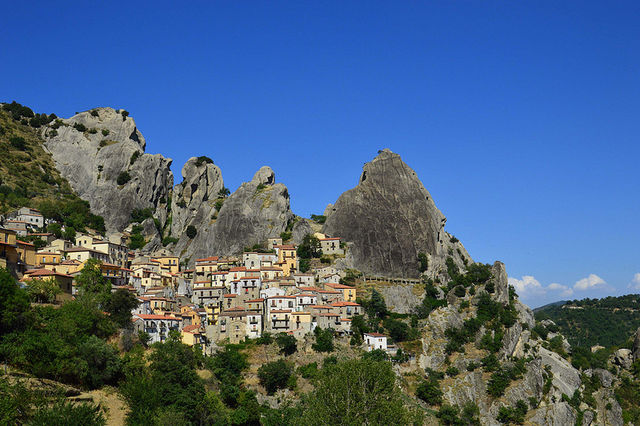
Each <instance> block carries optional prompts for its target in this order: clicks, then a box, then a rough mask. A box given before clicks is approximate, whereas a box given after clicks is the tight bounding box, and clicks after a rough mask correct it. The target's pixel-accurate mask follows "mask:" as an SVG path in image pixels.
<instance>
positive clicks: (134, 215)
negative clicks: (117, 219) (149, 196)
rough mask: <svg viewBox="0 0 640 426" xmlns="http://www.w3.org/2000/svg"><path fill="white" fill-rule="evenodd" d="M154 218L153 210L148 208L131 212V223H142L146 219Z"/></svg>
mask: <svg viewBox="0 0 640 426" xmlns="http://www.w3.org/2000/svg"><path fill="white" fill-rule="evenodd" d="M150 217H153V210H151V207H146V208H144V209H133V211H132V212H131V221H132V222H138V223H142V222H144V221H145V219H148V218H150Z"/></svg>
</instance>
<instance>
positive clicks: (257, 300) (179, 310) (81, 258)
mask: <svg viewBox="0 0 640 426" xmlns="http://www.w3.org/2000/svg"><path fill="white" fill-rule="evenodd" d="M22 210H23V209H21V211H22ZM38 214H39V212H37V211H35V210H33V209H24V211H23V212H22V214H21V215H19V216H17V217H16V218H15V219H13V220H15V221H18V220H20V221H22V222H30V223H33V224H34V225H33V227H27V228H26V233H22V232H23V230H22V229H15V226H14V229H11V226H12V224H11V223H9V225H10V226H9V227H7V226H6V225H7V222H8V221H5V223H4V227H0V267H4V268H7V269H9V270H11V271H12V272H14V274H15V275H16V276H18V278H19V279H20V280H21V282H22V283H23V285H28V283H29V282H30V280H34V279H51V278H53V279H55V280H56V281H57V282H58V284H59V286H60V289H61V291H62V293H61V294H60V295H59V296H58V298H59V299H60V300H61V301H64V300H69V299H71V298H72V297H73V296H74V294H75V292H76V287H75V278H76V277H77V275H78V274H80V272H81V270H82V268H83V266H84V264H85V263H86V262H87V261H88V260H89V259H97V260H99V261H100V265H101V266H100V267H101V270H102V274H103V276H104V277H105V278H107V279H108V280H109V281H110V282H111V284H112V289H113V290H114V291H115V290H117V289H120V288H122V289H126V290H127V291H130V292H132V293H134V294H135V295H136V296H137V298H138V300H139V302H140V303H139V305H138V307H137V308H136V309H135V310H134V311H133V325H134V328H135V329H136V330H137V331H144V332H146V333H147V334H148V336H149V339H150V342H151V343H153V342H161V341H164V340H165V339H167V337H168V335H169V331H170V330H176V331H179V332H180V333H181V335H182V340H183V342H184V343H186V344H189V345H200V346H201V347H202V348H203V350H204V351H207V350H210V349H211V348H212V347H213V345H214V344H215V343H218V342H223V341H228V342H230V343H237V342H240V341H243V340H245V339H246V338H248V339H253V338H257V337H260V336H262V334H263V333H265V332H268V333H273V334H275V333H281V332H284V333H288V334H291V335H293V336H295V337H297V338H301V337H302V336H304V335H306V334H308V333H312V332H313V330H314V329H315V328H316V327H321V328H323V329H325V328H332V329H333V330H334V331H335V332H336V333H338V334H340V335H345V334H349V333H350V332H351V319H352V318H353V317H354V316H355V315H360V314H362V313H363V312H362V307H361V306H360V305H359V304H358V303H356V296H357V292H356V288H355V287H352V286H348V285H344V284H341V283H340V281H341V278H343V272H342V271H341V270H338V269H336V268H334V267H332V266H330V265H329V266H321V267H318V268H315V269H312V270H310V271H309V272H308V273H301V272H300V269H299V259H298V256H297V250H296V246H295V245H290V244H283V241H282V239H280V238H271V239H269V240H268V241H267V245H266V248H265V249H264V250H262V251H260V252H257V251H255V252H244V253H242V256H241V257H239V256H238V257H221V256H210V257H206V258H202V259H197V260H196V261H195V265H194V267H193V269H182V268H181V263H180V259H179V257H177V256H173V255H171V254H170V253H156V255H153V256H148V255H141V254H139V253H135V252H132V251H130V250H129V249H128V247H127V246H126V245H124V244H123V242H122V241H111V240H108V239H103V238H101V237H99V236H95V235H87V234H78V235H77V236H76V238H75V241H74V242H70V241H66V240H63V239H57V238H55V236H54V235H52V234H49V233H38V232H29V229H30V228H32V230H36V229H41V228H42V226H43V225H44V221H39V218H41V217H42V216H41V215H40V216H39V217H38ZM25 236H31V237H30V238H31V239H33V238H38V239H41V240H42V241H43V244H45V246H44V247H43V248H41V249H39V250H36V249H35V246H34V244H32V243H29V242H25V241H22V240H21V239H20V238H23V237H25ZM316 236H317V237H318V238H319V241H320V244H321V248H322V252H323V254H325V255H342V254H344V248H343V245H341V244H340V238H336V237H333V238H332V237H327V236H325V235H322V234H316ZM41 245H42V244H41ZM365 342H366V346H367V348H368V349H369V350H372V349H378V348H383V349H386V348H387V346H386V337H385V336H382V335H380V336H376V335H375V334H372V335H369V336H365Z"/></svg>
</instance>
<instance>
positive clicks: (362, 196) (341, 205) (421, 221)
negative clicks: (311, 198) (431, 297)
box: [323, 149, 446, 277]
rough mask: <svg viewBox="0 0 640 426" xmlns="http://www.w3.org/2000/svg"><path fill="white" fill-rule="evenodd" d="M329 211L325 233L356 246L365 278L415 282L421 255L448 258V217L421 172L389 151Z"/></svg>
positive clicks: (366, 167)
mask: <svg viewBox="0 0 640 426" xmlns="http://www.w3.org/2000/svg"><path fill="white" fill-rule="evenodd" d="M327 210H328V211H326V212H325V213H328V217H327V220H326V222H325V225H324V227H323V232H324V233H326V234H328V235H333V236H340V237H342V238H344V239H345V240H346V241H349V242H352V243H353V246H352V247H351V251H352V253H353V259H354V266H355V267H356V268H357V269H359V270H361V271H363V272H367V273H371V274H379V275H386V276H398V277H401V276H413V277H415V276H418V265H419V262H418V253H421V252H422V253H425V254H430V255H432V256H439V257H443V256H444V255H445V254H446V253H445V252H444V247H443V244H442V240H443V238H444V224H445V222H446V219H445V217H444V215H443V214H442V213H441V212H440V210H438V208H437V207H436V205H435V203H434V202H433V199H432V198H431V195H430V194H429V192H428V191H427V190H426V189H425V187H424V186H423V185H422V183H421V182H420V180H419V179H418V176H417V175H416V172H415V171H413V170H412V169H411V168H410V167H409V166H407V165H406V164H405V163H404V162H403V161H402V159H401V158H400V156H399V155H398V154H394V153H393V152H391V151H389V150H388V149H385V150H383V151H381V152H380V153H379V155H378V156H377V157H376V158H375V159H374V160H373V161H371V162H370V163H367V164H365V165H364V167H363V171H362V175H361V176H360V181H359V183H358V185H357V186H356V187H355V188H353V189H350V190H348V191H347V192H345V193H344V194H342V195H341V196H340V197H339V198H338V200H337V201H336V203H335V204H334V205H333V207H331V208H328V209H327Z"/></svg>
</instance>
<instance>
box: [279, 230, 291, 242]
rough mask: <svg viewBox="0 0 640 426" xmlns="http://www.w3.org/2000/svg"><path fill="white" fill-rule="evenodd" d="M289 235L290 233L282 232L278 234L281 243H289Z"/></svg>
mask: <svg viewBox="0 0 640 426" xmlns="http://www.w3.org/2000/svg"><path fill="white" fill-rule="evenodd" d="M291 235H292V234H291V232H287V231H284V232H281V233H280V238H282V242H285V241H289V240H290V239H291Z"/></svg>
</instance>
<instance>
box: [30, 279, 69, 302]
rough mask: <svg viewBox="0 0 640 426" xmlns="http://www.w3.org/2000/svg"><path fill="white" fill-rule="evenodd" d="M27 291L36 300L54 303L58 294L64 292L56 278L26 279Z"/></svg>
mask: <svg viewBox="0 0 640 426" xmlns="http://www.w3.org/2000/svg"><path fill="white" fill-rule="evenodd" d="M25 283H26V284H27V292H28V293H29V297H31V300H33V301H34V302H41V303H53V302H55V300H56V296H57V295H59V294H60V293H62V290H61V289H60V284H58V281H57V280H56V279H55V278H46V279H41V280H39V279H38V280H26V281H25Z"/></svg>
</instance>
